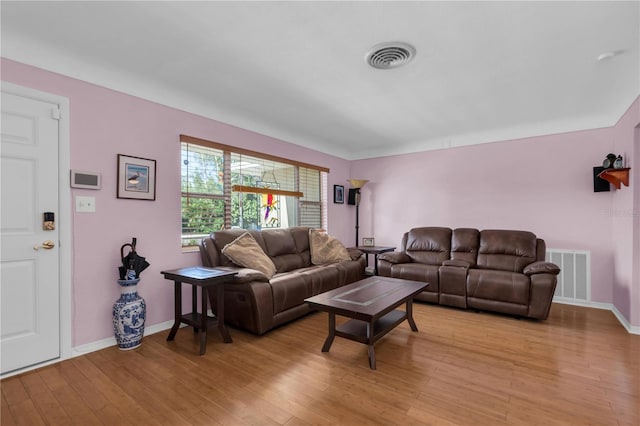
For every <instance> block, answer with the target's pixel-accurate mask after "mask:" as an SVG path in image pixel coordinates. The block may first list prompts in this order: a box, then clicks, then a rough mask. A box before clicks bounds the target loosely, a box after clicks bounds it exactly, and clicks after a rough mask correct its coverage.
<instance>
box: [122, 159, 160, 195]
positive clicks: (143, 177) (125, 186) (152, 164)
mask: <svg viewBox="0 0 640 426" xmlns="http://www.w3.org/2000/svg"><path fill="white" fill-rule="evenodd" d="M118 198H130V199H134V200H150V201H155V199H156V160H150V159H148V158H140V157H132V156H130V155H123V154H118Z"/></svg>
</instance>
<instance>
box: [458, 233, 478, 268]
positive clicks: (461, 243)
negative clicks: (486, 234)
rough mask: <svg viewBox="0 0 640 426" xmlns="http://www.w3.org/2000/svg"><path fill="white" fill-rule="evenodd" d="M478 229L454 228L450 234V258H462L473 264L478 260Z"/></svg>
mask: <svg viewBox="0 0 640 426" xmlns="http://www.w3.org/2000/svg"><path fill="white" fill-rule="evenodd" d="M479 248H480V231H478V230H477V229H473V228H456V229H454V230H453V233H452V235H451V259H455V260H464V261H466V262H469V263H471V265H475V264H476V263H477V262H478V249H479Z"/></svg>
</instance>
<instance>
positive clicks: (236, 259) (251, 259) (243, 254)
mask: <svg viewBox="0 0 640 426" xmlns="http://www.w3.org/2000/svg"><path fill="white" fill-rule="evenodd" d="M221 251H222V254H224V255H225V256H227V257H228V258H229V260H230V261H232V262H233V263H235V264H236V265H240V266H244V267H245V268H250V269H255V270H256V271H259V272H261V273H263V274H264V276H265V277H267V279H269V278H271V277H272V276H273V275H274V274H275V273H276V266H275V265H274V264H273V261H272V260H271V259H270V258H269V256H267V255H266V254H265V252H264V251H263V250H262V247H260V245H259V244H258V242H257V241H256V239H255V238H253V237H252V236H251V234H249V233H248V232H245V233H244V234H242V235H240V236H239V237H238V238H236V239H235V240H233V241H232V242H230V243H229V244H227V245H226V246H224V248H223V249H222V250H221Z"/></svg>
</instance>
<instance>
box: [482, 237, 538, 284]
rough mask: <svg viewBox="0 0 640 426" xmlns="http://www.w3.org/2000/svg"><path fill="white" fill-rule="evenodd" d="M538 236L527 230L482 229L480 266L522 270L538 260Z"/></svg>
mask: <svg viewBox="0 0 640 426" xmlns="http://www.w3.org/2000/svg"><path fill="white" fill-rule="evenodd" d="M536 245H537V238H536V236H535V235H534V234H533V233H531V232H527V231H509V230H491V229H490V230H484V231H480V248H479V250H478V268H480V269H496V270H500V271H510V272H520V273H521V272H522V271H523V269H524V267H525V266H527V265H528V264H530V263H533V262H535V261H536V257H537V247H536Z"/></svg>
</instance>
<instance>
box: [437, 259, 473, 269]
mask: <svg viewBox="0 0 640 426" xmlns="http://www.w3.org/2000/svg"><path fill="white" fill-rule="evenodd" d="M442 266H455V267H457V268H467V269H469V268H471V267H473V263H471V262H467V261H466V260H460V259H449V260H445V261H444V262H442Z"/></svg>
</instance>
